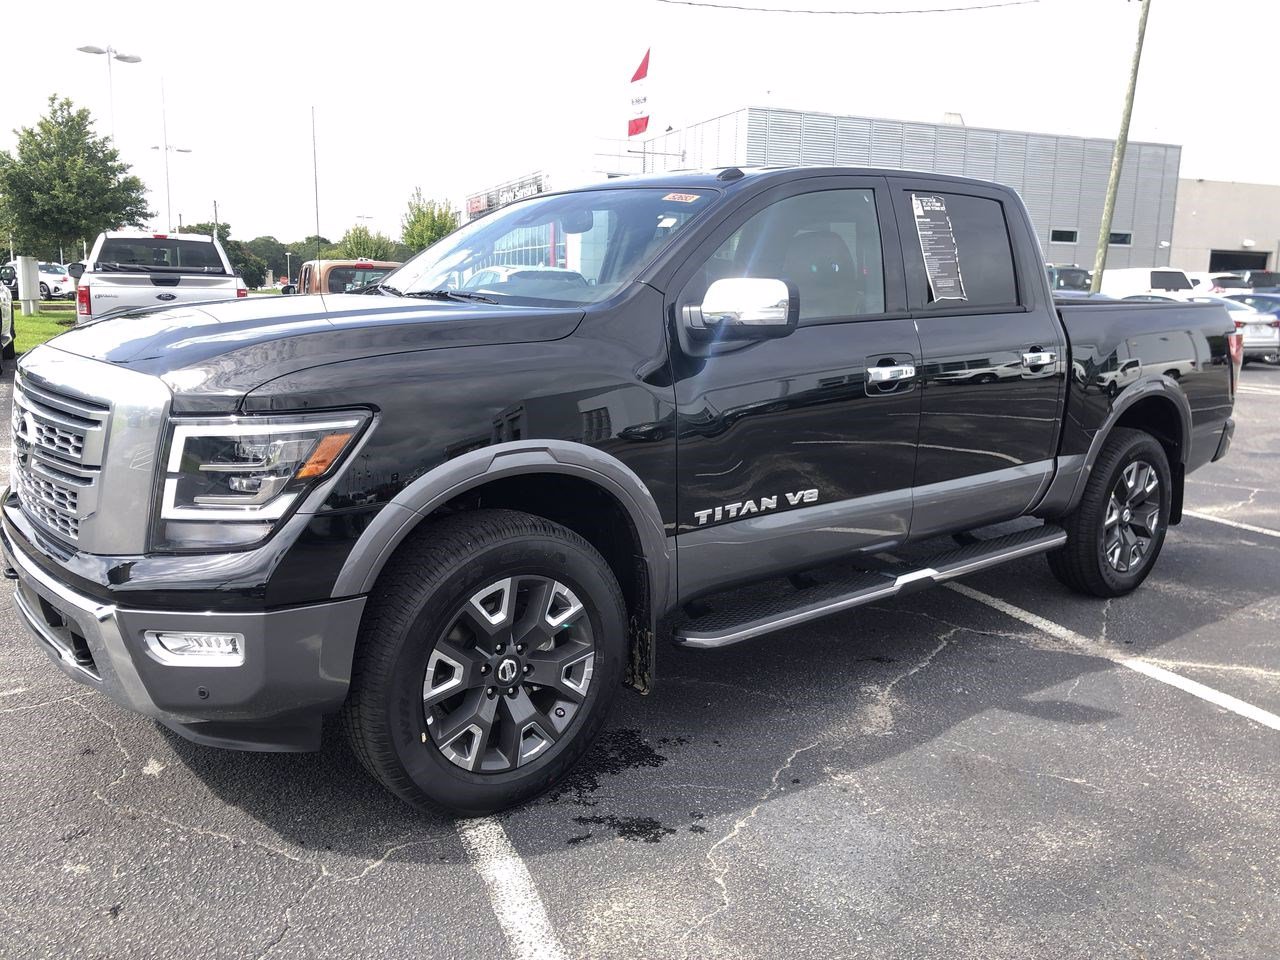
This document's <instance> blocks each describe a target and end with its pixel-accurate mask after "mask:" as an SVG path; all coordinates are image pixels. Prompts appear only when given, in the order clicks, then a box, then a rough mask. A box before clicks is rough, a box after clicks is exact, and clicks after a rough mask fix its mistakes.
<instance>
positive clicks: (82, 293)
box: [76, 283, 93, 317]
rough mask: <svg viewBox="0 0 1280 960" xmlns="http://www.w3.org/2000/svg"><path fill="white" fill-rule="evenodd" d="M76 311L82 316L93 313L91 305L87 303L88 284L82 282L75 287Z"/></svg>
mask: <svg viewBox="0 0 1280 960" xmlns="http://www.w3.org/2000/svg"><path fill="white" fill-rule="evenodd" d="M76 313H77V314H79V315H80V316H82V317H88V316H91V315H92V314H93V307H91V306H90V305H89V285H88V284H87V283H82V284H80V286H78V287H77V288H76Z"/></svg>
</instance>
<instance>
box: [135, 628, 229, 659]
mask: <svg viewBox="0 0 1280 960" xmlns="http://www.w3.org/2000/svg"><path fill="white" fill-rule="evenodd" d="M143 636H144V638H145V639H146V643H147V652H148V653H149V654H151V656H153V657H155V658H156V659H157V660H159V661H160V662H161V663H168V664H171V665H173V666H179V667H238V666H241V665H242V664H243V663H244V635H243V634H239V633H187V632H184V631H177V630H148V631H147V632H146V633H145V634H143Z"/></svg>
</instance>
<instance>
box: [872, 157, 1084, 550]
mask: <svg viewBox="0 0 1280 960" xmlns="http://www.w3.org/2000/svg"><path fill="white" fill-rule="evenodd" d="M891 187H892V190H893V198H894V205H895V209H896V211H897V217H898V227H899V231H900V234H901V236H902V252H903V260H904V264H905V267H906V277H907V299H908V302H909V304H910V307H911V311H912V315H913V316H914V317H915V321H916V326H917V328H918V330H919V333H920V349H921V353H922V357H923V364H922V369H921V374H922V382H921V385H922V390H921V394H922V399H921V408H920V449H919V452H918V455H917V458H916V470H915V483H914V486H915V488H916V489H915V515H914V520H913V526H912V534H911V536H912V539H913V540H916V539H921V538H923V537H928V536H931V535H934V534H939V533H947V532H954V531H957V530H963V529H967V528H970V527H975V526H979V525H981V524H984V523H994V522H997V521H1000V520H1005V519H1010V518H1013V517H1016V516H1018V515H1020V514H1021V513H1023V512H1024V511H1025V510H1027V509H1028V508H1029V507H1030V506H1031V505H1032V503H1033V502H1034V501H1035V500H1036V499H1038V497H1039V495H1040V493H1041V492H1042V491H1043V489H1044V488H1045V487H1046V486H1047V484H1048V482H1049V481H1050V480H1051V479H1052V475H1053V463H1054V457H1055V455H1056V451H1057V444H1058V428H1059V424H1060V422H1061V412H1062V404H1063V398H1064V390H1065V378H1064V371H1065V369H1066V343H1065V340H1064V337H1063V334H1062V328H1061V325H1060V323H1059V321H1058V318H1057V314H1056V311H1055V309H1054V306H1053V303H1052V302H1051V301H1047V300H1046V294H1045V290H1044V283H1043V279H1042V278H1043V275H1044V273H1043V271H1044V267H1043V264H1041V263H1039V262H1037V261H1036V258H1035V257H1034V256H1032V255H1030V254H1027V253H1024V254H1023V255H1022V256H1021V257H1019V256H1016V255H1015V251H1036V250H1038V247H1037V245H1036V242H1035V238H1034V236H1032V235H1031V233H1030V231H1029V229H1028V228H1027V221H1026V215H1025V213H1024V212H1023V211H1022V210H1021V209H1020V208H1014V209H1008V208H1007V206H1006V205H1007V203H1008V199H1009V198H1008V195H1007V194H1005V193H1004V192H1003V191H1000V190H995V189H986V188H984V187H982V186H981V185H978V184H974V185H963V186H961V185H958V184H955V183H948V182H938V181H930V180H928V179H923V178H922V179H920V180H912V179H906V178H903V179H897V178H895V179H893V180H891ZM1015 238H1016V242H1015Z"/></svg>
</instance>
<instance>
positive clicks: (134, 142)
mask: <svg viewBox="0 0 1280 960" xmlns="http://www.w3.org/2000/svg"><path fill="white" fill-rule="evenodd" d="M706 2H708V3H721V2H723V3H728V2H734V3H737V4H740V5H751V6H773V7H787V8H793V9H794V8H799V7H803V8H809V9H815V8H822V9H839V10H903V9H911V8H920V7H938V6H964V5H973V4H977V3H982V2H988V3H989V2H996V0H706ZM58 8H59V11H60V16H58V18H57V27H56V29H54V30H50V29H49V28H50V14H49V10H48V8H47V7H42V6H41V5H39V4H21V5H18V4H12V5H8V4H6V12H5V32H6V43H5V48H6V49H5V56H4V63H5V67H6V68H7V73H8V75H9V77H10V82H9V84H8V87H7V90H6V93H5V95H4V97H3V98H0V150H8V149H11V148H12V147H13V145H14V142H15V139H16V137H15V135H14V134H13V133H12V132H11V131H12V129H13V128H16V127H21V126H28V125H32V124H34V123H35V122H36V120H37V119H38V118H39V116H40V115H41V114H42V113H43V112H44V111H45V109H46V105H47V99H48V97H49V95H50V94H53V93H57V94H59V95H60V96H65V97H69V98H71V99H72V100H73V101H74V102H75V103H76V104H77V105H78V106H84V107H87V108H89V109H90V110H91V111H92V113H93V114H94V117H95V119H96V120H97V125H98V130H99V131H100V132H101V133H103V134H107V133H110V132H111V131H112V120H111V116H112V109H111V106H112V102H114V117H115V120H114V130H115V137H116V141H117V144H118V146H119V148H120V151H121V155H122V158H123V159H124V160H125V161H126V162H128V163H130V164H131V165H133V167H134V171H135V172H136V173H137V174H138V175H139V176H141V177H142V178H143V180H144V181H145V182H146V183H147V185H148V187H149V189H150V201H151V207H152V209H153V210H155V211H156V214H157V216H156V220H155V221H154V224H153V226H154V227H155V228H157V229H161V228H162V226H163V224H164V222H165V219H166V189H165V167H164V161H163V158H164V151H163V150H158V149H157V150H153V149H151V147H153V146H156V147H159V146H162V145H163V144H164V142H165V138H166V126H167V140H168V143H169V145H170V146H171V147H181V148H184V149H187V150H190V151H191V153H176V152H170V153H169V160H170V163H169V194H168V195H169V197H170V198H171V200H170V202H169V204H168V206H169V208H170V209H171V210H172V216H173V221H175V222H176V221H177V220H178V217H179V215H181V217H182V220H183V222H186V223H192V222H195V221H201V220H211V219H212V218H213V205H214V202H215V201H216V202H217V204H218V216H219V219H220V220H221V221H223V222H226V223H229V224H230V225H231V229H232V236H233V237H238V238H240V239H250V238H252V237H255V236H259V235H262V234H270V235H273V236H275V237H277V238H278V239H280V240H282V241H285V242H288V241H291V240H296V239H301V238H302V237H304V236H306V235H309V234H311V233H314V232H315V225H316V195H315V184H314V182H313V171H312V139H311V111H312V107H314V108H315V121H316V156H317V159H318V163H317V169H318V175H319V221H320V232H321V233H322V234H323V235H325V236H327V237H329V238H330V239H335V240H336V239H337V238H338V237H340V236H341V234H342V233H343V232H344V231H345V230H346V229H347V228H348V227H350V226H352V225H354V224H365V225H367V226H369V227H371V228H373V229H376V230H380V231H382V232H384V233H386V234H388V235H390V236H393V237H398V236H399V232H400V220H401V216H402V215H403V213H404V210H405V206H406V203H407V201H408V198H409V195H410V194H411V193H412V191H413V190H414V188H415V187H421V188H422V190H423V192H424V194H426V196H428V197H436V198H440V199H444V200H448V201H450V202H452V203H453V204H454V205H455V206H459V205H461V203H462V200H463V198H464V197H465V196H466V195H467V194H468V193H473V192H478V191H481V190H483V189H485V188H487V187H489V186H492V185H494V184H496V183H498V182H500V181H504V180H508V179H512V178H515V177H519V176H521V175H524V174H526V173H529V172H532V171H534V170H549V171H560V170H588V169H590V168H591V167H592V166H593V160H594V155H595V154H596V153H599V152H611V151H612V152H617V151H619V150H625V149H626V144H625V143H622V142H621V141H622V140H623V139H624V135H625V131H626V124H627V119H628V117H629V116H630V114H631V108H630V106H629V102H628V98H629V95H630V91H629V89H628V86H629V85H628V81H629V80H630V78H631V74H632V73H633V71H634V70H635V68H636V66H637V65H638V64H639V62H640V59H641V57H642V56H643V55H644V52H645V50H646V49H648V48H652V56H651V61H650V71H649V88H648V91H647V92H648V97H649V102H650V104H651V108H652V110H651V113H652V121H651V126H650V129H651V130H655V129H656V130H659V131H660V130H664V129H666V127H668V126H673V127H676V128H679V127H682V126H684V125H686V124H688V123H692V122H696V121H698V120H703V119H708V118H710V117H714V116H717V115H719V114H722V113H725V112H728V111H730V110H734V109H737V108H738V107H743V106H750V105H769V106H777V107H793V108H797V109H811V110H820V111H825V112H830V113H849V114H857V115H860V116H875V117H887V118H892V119H901V120H923V121H940V120H942V117H943V114H944V113H947V112H954V113H959V114H961V115H962V116H963V118H964V121H965V122H966V123H967V124H969V125H970V126H981V127H1002V128H1008V129H1015V130H1030V131H1036V132H1045V133H1060V134H1076V135H1081V136H1091V137H1108V138H1109V137H1113V136H1114V135H1115V133H1116V130H1117V129H1118V126H1119V120H1120V111H1121V106H1122V100H1123V95H1124V88H1125V83H1126V79H1127V76H1128V70H1129V64H1130V58H1131V55H1132V49H1133V41H1134V38H1135V35H1136V30H1137V23H1138V11H1139V4H1138V3H1137V2H1134V0H1035V2H1028V3H1024V4H1022V5H1019V6H1010V7H1003V8H999V9H990V10H971V11H965V12H958V13H945V14H942V13H934V14H916V15H897V16H885V15H881V16H845V15H837V16H830V15H828V16H822V15H813V14H802V13H763V12H748V11H735V10H727V9H718V10H717V9H707V8H702V7H693V6H686V5H682V4H677V3H671V2H662V0H594V2H592V0H563V2H556V0H543V2H530V0H520V2H516V0H469V2H466V3H462V2H456V0H416V2H398V0H381V2H378V3H376V4H370V5H368V6H363V5H360V4H349V3H346V4H337V3H330V2H312V3H298V2H296V0H295V2H290V3H276V2H273V0H258V2H254V3H248V2H241V0H221V2H218V3H214V4H209V3H200V4H195V3H190V2H180V0H175V2H170V3H165V4H157V5H154V6H153V8H149V9H148V13H147V15H146V16H145V17H143V16H139V15H136V14H135V15H132V16H129V15H125V14H123V13H121V12H120V11H121V10H128V9H131V7H127V6H125V5H117V4H116V3H103V2H101V0H95V2H93V3H88V2H82V0H64V2H63V3H61V4H59V7H58ZM27 38H29V39H27ZM83 45H95V46H99V47H106V46H108V45H110V46H112V47H113V48H115V49H116V50H118V51H119V52H121V53H123V54H133V55H136V56H140V57H141V58H142V61H141V62H140V63H136V64H128V63H120V62H114V63H113V69H112V77H113V81H114V82H113V86H114V97H111V96H109V91H108V84H107V58H106V57H103V56H93V55H89V54H85V53H81V52H79V51H77V49H76V48H77V47H79V46H83ZM1278 51H1280V4H1278V3H1275V2H1273V0H1216V2H1214V3H1212V4H1209V3H1206V2H1205V0H1152V6H1151V13H1150V17H1149V24H1148V28H1147V38H1146V46H1145V50H1144V53H1143V60H1142V73H1141V78H1140V81H1139V84H1138V95H1137V101H1136V105H1135V108H1134V112H1133V121H1132V127H1131V131H1130V137H1131V139H1133V140H1148V141H1157V142H1163V143H1176V144H1181V145H1182V146H1183V153H1182V176H1183V177H1197V178H1204V179H1215V180H1237V181H1244V182H1257V183H1280V125H1278V124H1276V123H1275V122H1274V113H1275V106H1274V105H1275V103H1276V99H1277V96H1278V95H1280V81H1278V80H1277V71H1276V63H1277V52H1278ZM162 85H163V89H164V109H162V98H161V89H162ZM1255 109H1256V110H1257V113H1256V114H1255V113H1254V112H1253V111H1254V110H1255ZM1252 116H1258V117H1259V118H1260V119H1261V122H1260V123H1258V124H1256V125H1255V124H1252V123H1251V122H1250V117H1252ZM605 138H613V139H612V140H607V139H605ZM632 146H634V144H632ZM552 185H553V187H561V186H569V185H571V184H568V183H555V182H553V184H552Z"/></svg>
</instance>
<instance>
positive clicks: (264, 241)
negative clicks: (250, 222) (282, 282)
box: [245, 237, 288, 277]
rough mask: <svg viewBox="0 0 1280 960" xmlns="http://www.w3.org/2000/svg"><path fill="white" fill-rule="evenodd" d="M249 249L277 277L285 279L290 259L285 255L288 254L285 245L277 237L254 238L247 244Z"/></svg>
mask: <svg viewBox="0 0 1280 960" xmlns="http://www.w3.org/2000/svg"><path fill="white" fill-rule="evenodd" d="M245 246H246V247H248V248H249V252H250V253H252V254H253V255H254V256H255V257H258V258H259V259H260V260H262V261H263V262H264V263H265V264H266V265H267V269H268V270H270V271H271V272H272V273H274V274H275V275H276V276H277V277H283V276H284V275H285V272H286V270H287V269H288V258H287V257H285V254H286V253H287V252H288V250H287V248H286V247H285V245H284V244H283V243H281V242H280V241H279V240H277V239H276V238H275V237H254V238H253V239H252V240H249V241H247V242H246V243H245Z"/></svg>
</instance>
